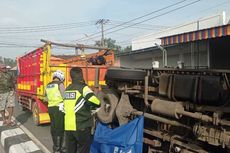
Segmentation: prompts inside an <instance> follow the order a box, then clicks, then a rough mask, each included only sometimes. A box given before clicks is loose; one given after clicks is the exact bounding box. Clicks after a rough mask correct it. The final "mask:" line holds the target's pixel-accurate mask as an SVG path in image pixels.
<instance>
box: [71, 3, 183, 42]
mask: <svg viewBox="0 0 230 153" xmlns="http://www.w3.org/2000/svg"><path fill="white" fill-rule="evenodd" d="M185 1H187V0H182V1H179V2H176V3H174V4H171V5H168V6H166V7H163V8H161V9H158V10H155V11H153V12H150V13H147V14H145V15H142V16H140V17H137V18H134V19H131V20H129V21H127V22H124V23H121V24H119V25H117V26H114V27H111V28H108V29H105V30H104V31H108V30H111V29H114V28H117V27H120V26H122V25H125V24H127V23H130V22H133V21H136V20H138V19H141V18H144V17H146V16H149V15H152V14H154V13H157V12H160V11H163V10H165V9H168V8H170V7H173V6H176V5H178V4H181V3H183V2H185ZM100 33H101V32H97V33H94V34H91V35H89V37H92V36H95V35H98V34H100ZM97 37H98V36H97ZM82 39H86V38H85V37H84V38H80V39H77V40H75V41H80V40H82Z"/></svg>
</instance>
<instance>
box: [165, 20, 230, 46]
mask: <svg viewBox="0 0 230 153" xmlns="http://www.w3.org/2000/svg"><path fill="white" fill-rule="evenodd" d="M223 36H230V24H228V25H223V26H218V27H212V28H208V29H203V30H198V31H192V32H188V33H182V34H178V35H173V36H167V37H162V38H160V39H161V45H172V44H178V43H186V42H191V41H197V40H205V39H210V38H216V37H223Z"/></svg>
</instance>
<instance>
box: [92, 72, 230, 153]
mask: <svg viewBox="0 0 230 153" xmlns="http://www.w3.org/2000/svg"><path fill="white" fill-rule="evenodd" d="M229 77H230V71H226V70H223V71H222V70H182V69H148V70H134V69H125V68H110V69H109V70H108V71H107V75H106V84H107V86H106V87H104V88H103V90H102V91H101V92H100V93H99V94H98V96H99V97H100V99H101V100H102V106H103V107H102V108H103V109H101V110H100V111H99V112H98V113H97V116H98V118H99V120H101V121H102V122H105V123H110V124H111V125H115V126H118V125H122V124H125V123H127V122H128V121H129V120H130V119H132V118H133V117H134V116H136V115H144V117H145V125H144V128H145V129H144V150H143V152H148V153H151V152H180V153H182V152H186V153H187V152H199V153H200V152H204V153H205V152H229V150H230V149H229V147H230V128H229V127H230V119H229V117H230V116H229V114H230V109H229V108H230V84H229Z"/></svg>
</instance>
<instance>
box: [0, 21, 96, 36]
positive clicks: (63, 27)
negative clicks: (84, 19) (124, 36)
mask: <svg viewBox="0 0 230 153" xmlns="http://www.w3.org/2000/svg"><path fill="white" fill-rule="evenodd" d="M92 25H94V24H93V23H91V22H88V23H84V24H80V23H75V24H60V25H56V26H35V27H21V28H20V27H18V28H15V27H14V28H0V34H15V33H31V32H46V31H56V30H66V29H76V28H81V27H86V26H92Z"/></svg>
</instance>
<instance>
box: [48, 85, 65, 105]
mask: <svg viewBox="0 0 230 153" xmlns="http://www.w3.org/2000/svg"><path fill="white" fill-rule="evenodd" d="M46 96H47V98H48V107H53V106H58V105H59V104H60V103H61V102H62V101H63V98H62V95H61V92H60V91H59V88H58V84H48V85H47V86H46Z"/></svg>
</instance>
